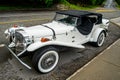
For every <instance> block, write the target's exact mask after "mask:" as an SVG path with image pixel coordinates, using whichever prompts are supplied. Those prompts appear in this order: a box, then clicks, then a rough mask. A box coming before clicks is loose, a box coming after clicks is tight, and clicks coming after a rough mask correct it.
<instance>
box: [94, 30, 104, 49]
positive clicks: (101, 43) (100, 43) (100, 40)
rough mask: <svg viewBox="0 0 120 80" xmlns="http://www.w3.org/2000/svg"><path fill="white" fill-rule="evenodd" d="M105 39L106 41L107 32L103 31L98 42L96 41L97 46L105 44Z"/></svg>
mask: <svg viewBox="0 0 120 80" xmlns="http://www.w3.org/2000/svg"><path fill="white" fill-rule="evenodd" d="M104 41H105V33H104V32H103V31H102V32H101V33H100V34H99V36H98V39H97V42H95V43H94V45H95V46H97V47H100V46H102V45H103V43H104Z"/></svg>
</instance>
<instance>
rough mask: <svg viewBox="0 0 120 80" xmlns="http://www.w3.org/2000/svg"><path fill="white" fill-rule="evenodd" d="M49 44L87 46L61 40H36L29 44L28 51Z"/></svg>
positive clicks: (75, 46)
mask: <svg viewBox="0 0 120 80" xmlns="http://www.w3.org/2000/svg"><path fill="white" fill-rule="evenodd" d="M49 45H58V46H66V47H73V48H85V47H84V46H83V45H76V44H72V43H66V42H60V41H48V42H35V43H33V44H31V45H29V46H28V48H27V51H28V52H33V51H35V50H37V49H39V48H42V47H45V46H49Z"/></svg>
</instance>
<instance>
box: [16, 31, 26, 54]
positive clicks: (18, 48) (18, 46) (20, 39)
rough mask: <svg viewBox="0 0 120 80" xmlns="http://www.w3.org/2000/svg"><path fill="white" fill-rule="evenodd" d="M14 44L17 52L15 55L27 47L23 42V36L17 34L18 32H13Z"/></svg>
mask: <svg viewBox="0 0 120 80" xmlns="http://www.w3.org/2000/svg"><path fill="white" fill-rule="evenodd" d="M14 39H15V40H14V43H15V49H16V51H17V53H20V52H21V51H23V50H25V49H26V47H27V43H26V41H25V38H24V36H23V35H22V34H21V33H19V32H15V37H14Z"/></svg>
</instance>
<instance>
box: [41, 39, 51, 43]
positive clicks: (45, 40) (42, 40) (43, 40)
mask: <svg viewBox="0 0 120 80" xmlns="http://www.w3.org/2000/svg"><path fill="white" fill-rule="evenodd" d="M47 41H50V39H48V38H41V42H47Z"/></svg>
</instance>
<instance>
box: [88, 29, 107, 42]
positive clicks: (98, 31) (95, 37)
mask: <svg viewBox="0 0 120 80" xmlns="http://www.w3.org/2000/svg"><path fill="white" fill-rule="evenodd" d="M102 31H104V32H106V31H105V29H103V28H97V29H96V30H95V31H94V32H93V33H92V36H91V38H90V42H96V41H97V39H98V36H99V34H100V33H101V32H102Z"/></svg>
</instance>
